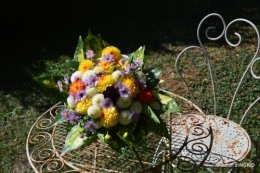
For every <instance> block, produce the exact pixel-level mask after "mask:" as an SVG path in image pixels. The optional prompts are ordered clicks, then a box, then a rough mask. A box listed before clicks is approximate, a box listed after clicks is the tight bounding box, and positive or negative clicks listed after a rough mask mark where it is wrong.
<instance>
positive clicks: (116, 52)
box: [102, 46, 121, 63]
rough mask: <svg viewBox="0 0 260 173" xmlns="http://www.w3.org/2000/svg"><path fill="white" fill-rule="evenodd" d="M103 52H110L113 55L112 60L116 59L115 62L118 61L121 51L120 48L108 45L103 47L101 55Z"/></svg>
mask: <svg viewBox="0 0 260 173" xmlns="http://www.w3.org/2000/svg"><path fill="white" fill-rule="evenodd" d="M105 54H110V55H112V56H113V58H114V60H115V61H116V63H118V61H119V60H120V58H121V53H120V50H119V49H117V48H116V47H114V46H108V47H106V48H105V49H103V51H102V56H103V55H105Z"/></svg>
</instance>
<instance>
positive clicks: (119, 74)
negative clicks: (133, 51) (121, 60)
mask: <svg viewBox="0 0 260 173" xmlns="http://www.w3.org/2000/svg"><path fill="white" fill-rule="evenodd" d="M112 78H113V79H114V80H115V81H116V82H119V81H122V80H123V79H124V74H123V73H122V72H121V71H119V70H117V71H114V72H113V73H112Z"/></svg>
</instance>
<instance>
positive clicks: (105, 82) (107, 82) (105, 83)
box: [96, 75, 115, 93]
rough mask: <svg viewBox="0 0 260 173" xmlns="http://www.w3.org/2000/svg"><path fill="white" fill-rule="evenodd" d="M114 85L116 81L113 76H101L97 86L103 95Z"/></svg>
mask: <svg viewBox="0 0 260 173" xmlns="http://www.w3.org/2000/svg"><path fill="white" fill-rule="evenodd" d="M114 84H115V80H114V79H113V77H112V75H106V76H100V77H99V80H98V83H97V85H96V89H97V90H98V92H99V93H102V92H104V91H105V90H106V89H107V87H109V86H112V85H114Z"/></svg>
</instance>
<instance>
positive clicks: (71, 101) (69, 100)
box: [67, 95, 77, 108]
mask: <svg viewBox="0 0 260 173" xmlns="http://www.w3.org/2000/svg"><path fill="white" fill-rule="evenodd" d="M67 103H68V105H69V107H70V108H75V107H76V106H77V102H76V100H75V98H74V96H73V95H70V96H69V97H68V98H67Z"/></svg>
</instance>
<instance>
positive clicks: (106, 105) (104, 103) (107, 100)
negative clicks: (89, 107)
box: [101, 98, 113, 109]
mask: <svg viewBox="0 0 260 173" xmlns="http://www.w3.org/2000/svg"><path fill="white" fill-rule="evenodd" d="M111 106H113V101H112V100H111V99H110V98H105V99H103V100H102V102H101V107H102V108H105V109H107V108H109V107H111Z"/></svg>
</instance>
